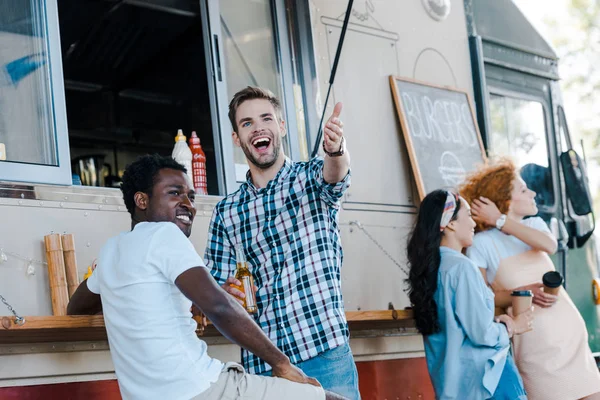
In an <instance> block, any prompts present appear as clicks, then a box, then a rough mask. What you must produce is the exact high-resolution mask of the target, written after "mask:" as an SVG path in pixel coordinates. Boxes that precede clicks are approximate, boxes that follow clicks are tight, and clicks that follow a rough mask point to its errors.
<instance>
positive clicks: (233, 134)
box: [231, 131, 242, 147]
mask: <svg viewBox="0 0 600 400" xmlns="http://www.w3.org/2000/svg"><path fill="white" fill-rule="evenodd" d="M231 138H232V139H233V143H234V144H235V145H236V146H237V147H242V145H241V143H240V135H238V133H237V132H236V131H233V132H231Z"/></svg>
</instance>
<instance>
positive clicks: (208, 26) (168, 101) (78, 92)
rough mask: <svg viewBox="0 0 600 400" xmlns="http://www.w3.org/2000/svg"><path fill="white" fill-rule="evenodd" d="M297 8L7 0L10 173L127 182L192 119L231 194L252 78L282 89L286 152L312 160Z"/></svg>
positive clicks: (4, 93) (4, 57)
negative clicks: (231, 106) (294, 22)
mask: <svg viewBox="0 0 600 400" xmlns="http://www.w3.org/2000/svg"><path fill="white" fill-rule="evenodd" d="M7 3H8V4H7ZM286 19H287V17H286V13H285V4H284V0H277V1H274V2H238V1H234V0H210V1H208V2H206V3H204V2H200V1H170V0H154V1H148V2H146V1H136V2H127V1H124V2H116V3H115V2H111V1H98V0H46V1H44V0H24V1H22V2H17V1H13V2H1V4H0V64H1V65H0V159H2V157H3V156H4V155H6V160H5V161H0V181H3V180H8V181H16V182H39V183H53V184H60V185H71V184H73V185H79V184H81V185H84V186H105V187H118V186H119V184H120V181H121V177H122V174H123V170H124V168H125V166H126V165H127V164H129V163H130V162H132V161H133V160H135V159H136V158H137V157H138V156H140V155H143V154H147V153H158V154H161V155H165V156H166V155H170V154H171V152H172V150H173V146H174V144H175V142H174V138H175V136H176V134H177V131H178V129H182V130H183V133H184V134H185V135H186V136H187V138H188V139H189V138H190V137H191V135H192V132H194V131H195V132H196V134H197V136H198V137H199V138H200V141H201V145H202V148H203V150H204V153H205V154H206V175H207V176H206V181H207V184H208V188H207V189H208V194H211V195H223V194H225V193H227V192H230V191H232V190H235V189H236V188H237V184H239V182H242V181H244V180H245V171H246V170H247V165H246V163H245V158H244V156H243V154H242V152H241V151H239V150H238V149H234V148H233V143H232V139H231V126H230V123H229V121H228V119H227V105H228V103H229V99H231V97H232V96H233V94H234V93H236V92H237V91H238V90H240V89H242V88H244V87H245V86H248V85H256V86H261V87H265V88H268V89H270V90H271V91H273V92H274V93H275V94H276V95H277V96H278V97H279V98H280V99H281V101H282V106H283V114H284V116H285V118H286V131H287V133H288V135H286V137H285V138H284V143H283V145H284V148H285V153H286V155H288V156H290V157H291V158H292V159H294V160H301V159H306V158H307V151H306V147H307V146H306V136H305V135H304V131H305V128H304V126H303V124H304V119H303V118H302V116H301V115H300V117H298V116H297V109H298V108H299V107H298V104H300V105H301V104H302V100H301V99H299V100H296V99H295V98H294V96H295V94H296V92H297V90H296V89H295V86H297V84H298V81H297V79H296V78H295V75H293V71H296V70H295V69H294V67H296V65H295V64H294V62H293V60H292V56H291V46H290V43H291V41H293V40H295V39H294V38H293V37H288V31H287V28H286V27H287V23H286ZM59 31H60V35H59ZM65 114H66V115H65ZM67 126H68V128H67ZM301 149H304V151H302V150H301ZM40 168H41V169H40ZM44 168H45V170H44ZM19 171H20V172H19ZM48 171H50V172H54V173H55V174H56V176H52V175H51V174H49V172H48ZM236 181H237V183H236Z"/></svg>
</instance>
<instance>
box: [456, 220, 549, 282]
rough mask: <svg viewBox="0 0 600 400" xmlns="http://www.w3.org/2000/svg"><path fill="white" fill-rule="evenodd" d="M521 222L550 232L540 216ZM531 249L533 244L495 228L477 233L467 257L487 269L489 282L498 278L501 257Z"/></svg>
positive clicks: (468, 249)
mask: <svg viewBox="0 0 600 400" xmlns="http://www.w3.org/2000/svg"><path fill="white" fill-rule="evenodd" d="M521 223H522V224H523V225H525V226H528V227H530V228H534V229H537V230H539V231H542V232H547V233H550V229H548V225H546V223H545V222H544V220H543V219H541V218H540V217H532V218H528V219H525V220H523V221H521ZM529 250H531V246H529V245H528V244H527V243H525V242H523V241H522V240H520V239H517V238H516V237H514V236H512V235H507V234H505V233H504V232H502V231H499V230H498V229H496V228H493V229H490V230H487V231H484V232H479V233H478V234H476V235H475V238H474V239H473V245H472V246H471V247H469V248H467V257H469V258H470V259H471V260H472V261H473V262H474V263H475V265H477V266H478V267H479V268H485V269H486V270H487V273H486V275H487V280H488V283H492V282H493V281H494V278H496V272H497V271H498V265H500V260H501V259H503V258H507V257H512V256H516V255H517V254H521V253H524V252H526V251H529Z"/></svg>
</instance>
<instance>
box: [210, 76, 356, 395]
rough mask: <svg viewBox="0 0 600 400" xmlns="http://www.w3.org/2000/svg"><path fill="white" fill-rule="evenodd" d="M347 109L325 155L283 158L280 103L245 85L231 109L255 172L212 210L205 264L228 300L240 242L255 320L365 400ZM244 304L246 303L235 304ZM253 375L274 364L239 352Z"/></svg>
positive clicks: (327, 137)
mask: <svg viewBox="0 0 600 400" xmlns="http://www.w3.org/2000/svg"><path fill="white" fill-rule="evenodd" d="M341 109H342V104H341V103H338V104H336V106H335V108H334V111H333V114H332V116H331V117H330V118H329V120H328V121H327V123H326V125H325V127H324V141H323V150H324V152H325V157H324V159H323V158H319V157H317V158H314V159H312V160H311V161H309V162H298V163H296V162H293V161H291V160H290V159H289V158H287V157H286V156H285V154H284V153H283V146H282V139H283V136H285V124H284V121H283V117H282V113H281V104H280V102H279V100H278V99H277V98H276V97H275V96H274V95H273V93H271V92H270V91H268V90H265V89H261V88H256V87H247V88H246V89H243V90H241V91H240V92H238V93H237V94H236V95H235V96H234V97H233V100H232V101H231V103H230V104H229V119H230V121H231V125H232V126H233V133H232V136H233V141H234V142H235V144H236V145H237V146H239V147H241V148H242V150H243V151H244V154H245V156H246V160H247V161H248V165H249V167H250V170H249V171H248V174H247V180H246V182H245V183H243V184H242V185H241V186H240V189H239V190H238V191H236V192H235V193H232V194H230V195H228V196H227V197H226V198H225V199H223V200H222V201H220V202H219V203H218V204H217V206H216V207H215V210H214V213H213V216H212V221H211V224H210V228H209V238H208V243H207V249H206V254H205V261H206V265H207V266H208V267H209V268H211V273H212V275H213V276H214V277H215V279H216V280H217V281H218V282H219V284H221V285H222V287H223V288H224V289H225V290H227V291H228V292H229V293H230V294H232V295H233V296H234V297H237V298H243V294H242V293H241V292H240V291H239V290H237V289H235V288H233V287H231V286H230V284H239V282H238V281H237V280H236V279H235V278H234V277H233V275H234V273H235V268H236V260H235V246H236V245H238V244H241V245H242V246H243V249H244V252H245V254H246V257H247V259H248V262H249V264H250V266H251V269H252V274H253V276H254V282H255V285H256V287H257V289H258V291H257V293H256V299H257V304H258V313H256V314H255V316H254V318H255V320H256V322H257V323H258V324H259V325H260V327H261V328H262V330H263V331H264V332H265V333H266V334H267V336H268V337H269V338H270V339H271V341H272V342H273V343H274V344H275V345H277V347H279V348H280V349H281V350H282V351H283V352H284V353H285V354H286V355H287V356H288V357H289V358H290V360H291V361H292V363H294V364H296V365H297V366H298V367H299V368H301V369H302V370H303V371H304V372H305V373H307V374H308V375H310V376H314V377H315V378H317V379H318V380H319V382H321V384H322V385H323V387H324V388H325V389H327V390H330V391H332V392H336V393H339V394H341V395H344V396H346V397H348V398H351V399H359V398H360V395H359V391H358V374H357V371H356V365H355V364H354V359H353V357H352V352H351V351H350V347H349V346H348V338H349V330H348V324H347V322H346V317H345V313H344V302H343V300H342V290H341V279H340V269H341V266H342V247H341V242H340V233H339V229H338V211H339V208H340V199H341V197H342V196H343V194H344V192H345V191H346V189H348V187H349V186H350V157H349V155H348V152H346V151H345V143H344V142H345V140H344V136H343V129H342V127H343V124H342V122H341V121H340V119H339V115H340V112H341ZM239 301H240V302H241V300H239ZM242 362H243V364H244V367H245V368H247V369H248V370H249V372H251V373H255V374H270V370H271V367H270V366H269V365H268V364H266V363H265V362H264V361H263V360H261V359H260V358H258V357H256V356H255V355H254V354H252V353H249V352H247V351H245V350H243V351H242Z"/></svg>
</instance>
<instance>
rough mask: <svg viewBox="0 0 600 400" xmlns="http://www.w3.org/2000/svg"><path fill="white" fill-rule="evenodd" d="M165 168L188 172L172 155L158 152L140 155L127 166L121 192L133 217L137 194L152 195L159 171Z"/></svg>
mask: <svg viewBox="0 0 600 400" xmlns="http://www.w3.org/2000/svg"><path fill="white" fill-rule="evenodd" d="M163 168H170V169H174V170H177V171H182V172H184V173H185V172H187V171H186V169H185V167H184V166H183V165H181V164H179V163H178V162H177V161H175V160H174V159H172V158H171V157H163V156H160V155H158V154H146V155H145V156H141V157H138V159H137V160H135V161H134V162H132V163H131V164H129V165H128V166H127V167H125V172H124V173H123V182H122V183H121V192H123V201H124V202H125V206H126V207H127V211H129V214H131V216H132V217H133V215H134V213H135V200H134V196H135V194H136V193H137V192H143V193H146V194H147V195H148V196H152V189H153V188H154V180H155V179H156V175H157V174H158V171H160V170H161V169H163Z"/></svg>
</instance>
